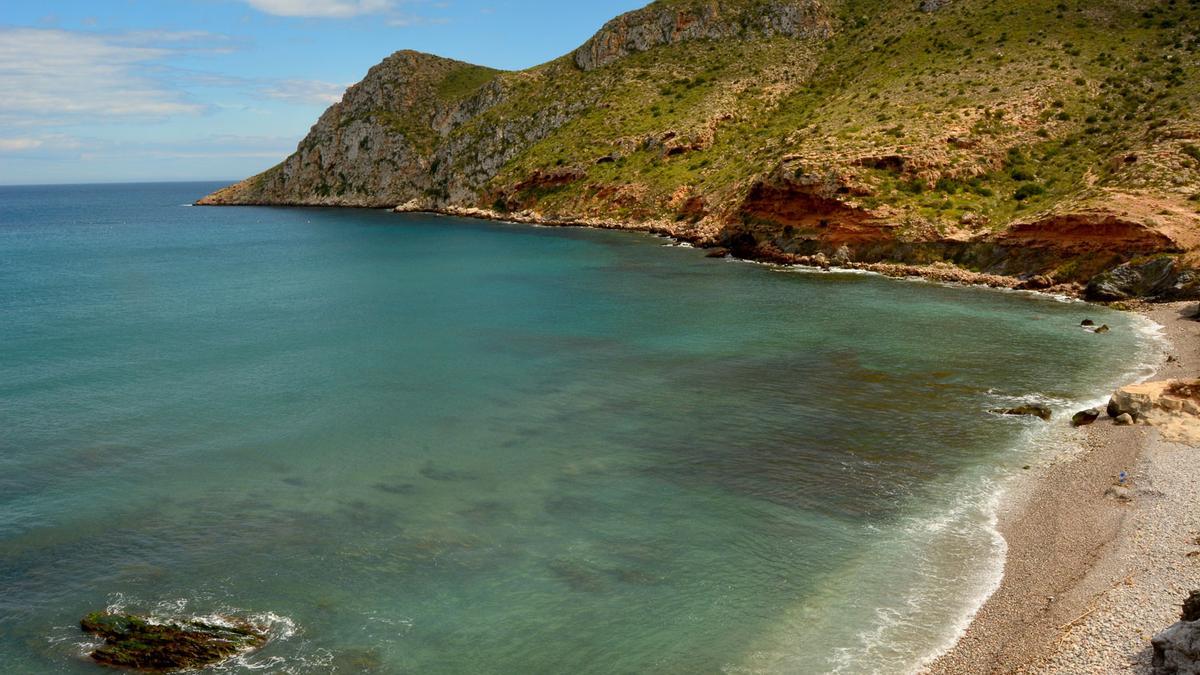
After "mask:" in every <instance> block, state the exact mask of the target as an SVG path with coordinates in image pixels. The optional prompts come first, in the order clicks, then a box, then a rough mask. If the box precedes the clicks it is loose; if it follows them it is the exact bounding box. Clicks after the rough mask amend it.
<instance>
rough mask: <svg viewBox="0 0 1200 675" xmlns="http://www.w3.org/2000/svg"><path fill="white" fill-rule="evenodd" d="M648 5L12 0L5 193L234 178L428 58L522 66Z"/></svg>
mask: <svg viewBox="0 0 1200 675" xmlns="http://www.w3.org/2000/svg"><path fill="white" fill-rule="evenodd" d="M646 2H647V0H584V1H582V2H573V1H571V0H557V1H550V0H524V1H520V2H518V1H515V0H512V1H510V0H444V1H441V0H86V1H84V0H80V1H68V0H60V1H55V0H43V1H41V2H24V1H21V0H0V184H7V185H13V184H33V183H74V182H112V181H142V180H232V179H237V178H242V177H245V176H248V175H251V174H254V173H257V172H259V171H261V170H263V169H265V168H267V167H269V166H271V165H273V164H275V163H276V162H278V161H279V160H281V159H283V158H284V157H285V156H287V155H288V154H289V153H291V151H292V150H294V149H295V147H296V143H297V142H298V141H299V140H300V139H301V138H302V137H303V136H304V134H305V133H306V132H307V131H308V129H309V127H310V126H311V125H312V124H313V122H315V121H316V119H317V117H318V116H319V115H320V114H321V112H322V111H323V110H324V109H325V108H326V107H328V106H329V105H330V104H331V103H332V102H334V101H335V100H337V98H338V97H339V96H340V95H341V92H342V91H344V90H345V88H346V87H347V86H348V85H350V84H353V83H354V82H356V81H358V80H359V79H360V78H362V76H363V75H364V74H365V73H366V71H367V69H368V68H370V67H371V66H372V65H374V64H376V63H378V62H379V61H380V60H382V59H383V57H385V56H387V55H388V54H391V53H392V52H394V51H396V50H398V49H416V50H420V51H424V52H430V53H433V54H438V55H441V56H448V57H451V58H456V59H461V60H463V61H469V62H472V63H478V64H482V65H488V66H492V67H497V68H507V69H518V68H526V67H529V66H533V65H536V64H538V63H542V62H544V61H548V60H550V59H552V58H554V57H557V56H560V55H562V54H565V53H567V52H569V51H570V50H572V49H574V48H575V47H576V46H578V45H579V44H581V43H582V42H583V41H584V40H586V39H587V38H588V37H589V36H590V35H591V34H592V33H593V32H595V30H596V29H597V28H599V27H600V26H601V25H603V23H604V22H605V21H607V20H608V19H610V18H612V17H613V16H616V15H617V14H620V13H621V12H624V11H628V10H630V9H635V8H637V7H639V6H642V5H644V4H646Z"/></svg>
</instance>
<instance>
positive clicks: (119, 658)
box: [79, 612, 267, 673]
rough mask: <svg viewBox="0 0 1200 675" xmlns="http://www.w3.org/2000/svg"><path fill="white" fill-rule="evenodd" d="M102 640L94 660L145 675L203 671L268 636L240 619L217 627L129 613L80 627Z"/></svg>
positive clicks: (94, 618) (100, 615)
mask: <svg viewBox="0 0 1200 675" xmlns="http://www.w3.org/2000/svg"><path fill="white" fill-rule="evenodd" d="M79 625H80V628H82V629H83V631H84V632H85V633H89V634H91V635H94V636H96V637H98V638H102V639H103V640H104V644H103V645H101V646H100V647H98V648H96V649H95V650H93V651H92V653H91V657H92V660H94V661H96V662H97V663H101V664H104V665H106V666H112V667H115V668H125V669H129V670H136V671H141V672H147V673H164V672H173V671H178V670H191V669H195V668H203V667H205V666H210V665H213V664H216V663H220V662H222V661H225V660H226V659H229V658H230V657H232V656H236V655H237V654H241V653H244V652H247V651H250V650H253V649H258V648H259V647H262V646H263V645H264V644H266V642H267V636H266V633H265V632H263V631H262V630H261V629H259V628H257V627H255V626H253V625H251V624H250V623H249V622H246V621H242V620H230V621H228V622H222V623H220V624H216V623H211V622H206V621H198V620H194V619H188V620H180V621H158V620H153V619H149V618H147V617H140V616H134V615H131V614H109V613H106V612H95V613H93V614H89V615H87V616H86V617H84V618H83V620H82V621H80V623H79Z"/></svg>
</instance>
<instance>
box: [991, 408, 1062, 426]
mask: <svg viewBox="0 0 1200 675" xmlns="http://www.w3.org/2000/svg"><path fill="white" fill-rule="evenodd" d="M992 412H994V413H997V414H1000V415H1025V416H1029V417H1040V418H1042V419H1043V420H1045V421H1047V422H1049V421H1050V418H1051V417H1053V416H1054V412H1053V411H1052V410H1050V408H1048V407H1046V406H1044V405H1023V406H1019V407H1016V408H1009V409H1007V410H993V411H992Z"/></svg>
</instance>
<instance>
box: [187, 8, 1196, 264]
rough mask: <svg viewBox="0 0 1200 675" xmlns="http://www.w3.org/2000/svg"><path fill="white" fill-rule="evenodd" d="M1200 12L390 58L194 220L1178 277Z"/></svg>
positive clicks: (725, 11) (652, 34) (771, 23)
mask: <svg viewBox="0 0 1200 675" xmlns="http://www.w3.org/2000/svg"><path fill="white" fill-rule="evenodd" d="M1198 1H1200V0H1186V2H1183V1H1181V2H1179V3H1175V4H1170V3H1166V4H1147V5H1146V7H1142V5H1140V4H1138V3H1130V2H1128V1H1127V0H1067V1H1065V2H1053V3H1051V2H1049V0H1046V1H1045V2H1042V1H1041V0H1039V1H1037V2H1029V1H1027V0H953V2H950V1H949V0H938V1H936V2H934V1H932V0H931V1H928V2H919V3H915V2H905V1H902V0H724V1H721V2H717V1H716V0H660V1H659V2H655V3H652V4H651V5H649V6H647V7H645V8H643V9H641V10H637V11H635V12H631V13H629V14H626V15H623V16H621V17H618V18H616V19H614V20H613V21H610V22H609V23H608V24H606V25H605V26H604V27H603V28H601V30H600V31H599V32H598V33H597V34H596V35H595V36H594V37H592V38H591V39H590V40H588V41H587V43H585V44H584V45H583V46H581V47H580V48H579V49H577V50H575V51H574V52H573V53H571V54H569V55H567V56H564V57H562V58H560V59H558V60H555V61H552V62H550V63H547V64H544V65H542V66H538V67H535V68H531V69H529V70H525V71H520V72H499V71H495V70H491V69H488V68H483V67H480V66H473V65H470V64H465V63H461V62H456V61H451V60H448V59H442V58H439V57H435V56H429V55H424V54H417V53H413V52H399V53H397V54H395V55H393V56H391V57H389V58H388V59H386V60H385V61H384V62H383V63H381V64H379V65H378V66H376V67H375V68H372V69H371V71H370V72H369V73H368V74H367V76H366V78H364V80H363V81H362V82H361V83H359V84H358V85H355V86H354V87H352V88H351V89H350V90H349V91H348V92H347V93H346V96H345V98H344V99H343V101H342V102H341V103H339V104H337V105H335V106H333V107H332V108H330V109H329V111H327V112H326V113H325V114H324V115H323V116H322V117H321V119H320V120H319V121H318V122H317V124H316V125H315V126H314V127H313V129H312V131H311V132H310V134H309V135H308V136H307V137H306V138H305V139H304V140H303V141H302V142H301V143H300V146H299V148H298V149H297V152H296V153H295V154H294V155H292V156H291V157H289V158H288V159H287V160H285V161H284V162H283V163H282V164H281V165H279V166H277V167H275V168H273V169H270V170H268V171H267V172H265V173H263V174H261V175H259V176H256V177H254V178H251V179H248V180H246V181H243V182H242V183H239V184H237V185H234V186H231V187H229V188H226V189H224V190H221V191H219V192H217V193H215V194H214V195H211V196H209V197H207V198H205V199H204V200H203V201H202V202H201V203H205V204H308V205H341V206H374V207H392V206H396V205H404V207H405V208H406V209H410V210H447V209H476V211H473V212H475V213H489V214H492V215H498V216H514V217H515V216H518V215H519V217H520V218H521V219H524V220H535V221H536V220H539V219H541V220H545V221H553V222H562V221H582V220H588V221H600V220H602V221H605V222H607V223H618V224H622V225H623V226H628V227H639V228H651V229H655V230H657V231H663V232H669V233H671V234H674V235H676V236H679V237H681V238H683V239H686V240H689V241H693V242H696V243H698V244H701V245H707V246H725V247H730V248H732V249H734V250H736V251H737V253H738V254H740V255H746V256H749V257H758V258H762V259H769V260H779V261H784V262H786V261H794V260H802V259H803V258H804V256H812V255H816V254H824V255H826V256H833V255H835V254H836V255H838V256H839V259H842V260H846V259H849V260H861V261H869V262H875V261H893V262H902V263H922V264H923V263H934V262H948V263H953V264H956V265H959V266H962V267H965V268H967V269H970V270H973V271H977V272H989V273H997V274H1005V275H1013V276H1018V277H1021V278H1022V279H1025V280H1028V281H1029V283H1030V284H1033V285H1037V286H1045V285H1047V284H1062V283H1078V284H1083V283H1086V282H1088V281H1089V280H1091V279H1093V277H1096V275H1098V274H1101V273H1103V272H1106V271H1108V270H1111V269H1113V268H1115V267H1117V266H1119V265H1126V268H1125V269H1132V268H1136V269H1140V268H1141V266H1145V265H1150V264H1151V263H1154V261H1156V260H1159V259H1163V258H1170V260H1171V261H1172V264H1171V266H1170V268H1171V269H1172V270H1176V272H1175V273H1176V274H1185V273H1187V272H1188V270H1190V269H1194V268H1196V267H1197V266H1200V253H1198V251H1200V65H1198V64H1200V12H1198V11H1195V10H1196V4H1197V2H1198ZM1115 34H1120V35H1122V36H1123V40H1121V41H1115V42H1114V41H1113V40H1112V39H1111V36H1112V35H1115ZM1151 266H1152V267H1154V269H1161V268H1162V265H1161V264H1158V265H1157V266H1154V265H1151ZM1189 278H1190V277H1189ZM1176 285H1178V284H1176ZM1185 285H1186V284H1185ZM1080 287H1082V286H1080ZM1173 287H1174V286H1172V288H1173ZM1190 287H1191V286H1188V288H1190Z"/></svg>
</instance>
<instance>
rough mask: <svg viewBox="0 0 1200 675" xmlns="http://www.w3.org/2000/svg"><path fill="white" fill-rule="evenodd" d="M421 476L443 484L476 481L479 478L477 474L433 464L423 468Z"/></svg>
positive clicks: (430, 463)
mask: <svg viewBox="0 0 1200 675" xmlns="http://www.w3.org/2000/svg"><path fill="white" fill-rule="evenodd" d="M421 475H422V476H425V477H426V478H428V479H429V480H436V481H439V482H442V483H453V482H458V481H467V480H475V479H476V478H478V476H476V475H475V474H473V473H471V472H469V471H460V470H458V469H445V468H442V467H439V466H436V465H434V463H433V462H429V463H427V464H425V466H423V467H422V468H421Z"/></svg>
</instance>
